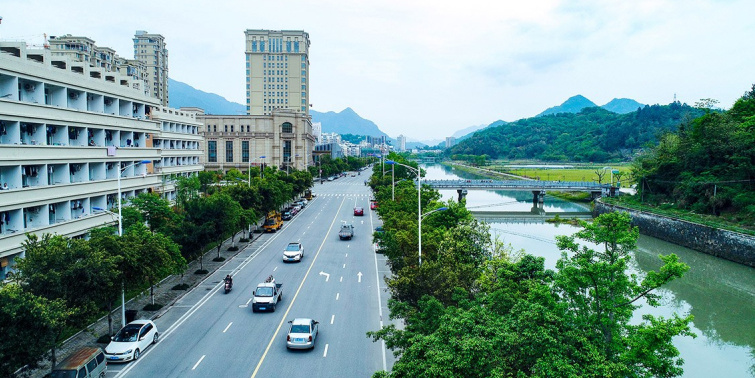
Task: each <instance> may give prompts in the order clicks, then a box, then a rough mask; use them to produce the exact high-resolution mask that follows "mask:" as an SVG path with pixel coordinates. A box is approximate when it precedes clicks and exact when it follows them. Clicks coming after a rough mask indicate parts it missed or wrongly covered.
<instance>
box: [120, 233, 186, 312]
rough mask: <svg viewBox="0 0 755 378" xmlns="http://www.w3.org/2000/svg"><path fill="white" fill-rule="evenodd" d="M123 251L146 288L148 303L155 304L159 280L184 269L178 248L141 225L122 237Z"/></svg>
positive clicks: (183, 260) (160, 235)
mask: <svg viewBox="0 0 755 378" xmlns="http://www.w3.org/2000/svg"><path fill="white" fill-rule="evenodd" d="M122 248H124V250H125V251H127V252H126V255H127V259H129V260H130V261H129V264H130V265H132V266H136V267H138V268H137V273H136V274H137V275H138V276H140V277H142V279H143V280H144V281H143V282H146V283H147V284H148V285H149V288H150V297H151V303H152V304H153V305H154V304H155V296H154V286H155V284H156V283H157V282H158V281H160V280H161V279H163V278H165V277H167V276H169V275H171V274H179V273H181V272H182V271H183V270H184V269H185V268H186V260H185V259H184V258H183V256H181V252H180V249H179V247H178V244H176V243H175V242H173V240H171V239H170V238H168V237H167V236H165V235H163V234H161V233H159V232H151V231H149V229H147V227H146V226H144V225H143V224H135V225H133V226H132V227H131V228H129V229H128V230H127V231H126V233H125V234H124V235H123V240H122Z"/></svg>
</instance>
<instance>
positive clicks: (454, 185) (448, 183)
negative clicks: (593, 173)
mask: <svg viewBox="0 0 755 378" xmlns="http://www.w3.org/2000/svg"><path fill="white" fill-rule="evenodd" d="M422 183H423V184H426V185H429V186H431V187H433V188H451V189H465V188H466V189H470V188H474V189H487V188H489V189H519V190H525V189H528V190H529V189H532V190H537V189H542V190H549V189H550V190H569V189H573V190H601V189H604V188H609V187H610V185H608V184H598V183H596V182H589V181H541V180H527V181H524V180H425V181H423V182H422Z"/></svg>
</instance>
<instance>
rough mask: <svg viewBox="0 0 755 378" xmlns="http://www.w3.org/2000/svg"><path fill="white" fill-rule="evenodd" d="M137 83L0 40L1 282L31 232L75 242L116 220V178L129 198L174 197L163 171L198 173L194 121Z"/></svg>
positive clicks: (199, 167)
mask: <svg viewBox="0 0 755 378" xmlns="http://www.w3.org/2000/svg"><path fill="white" fill-rule="evenodd" d="M135 83H136V81H135V80H134V79H133V78H132V77H130V76H123V75H121V74H120V73H118V72H109V71H107V70H105V67H101V66H100V67H93V66H90V64H89V63H88V62H76V61H72V60H71V59H69V58H68V57H66V56H53V54H52V53H51V50H49V49H41V50H36V49H31V50H30V49H27V48H26V45H25V43H23V42H0V188H2V189H3V190H0V279H2V278H4V277H5V275H6V274H7V272H8V271H9V269H11V268H12V266H13V259H14V258H15V257H17V256H19V255H20V254H22V253H23V250H22V249H23V248H22V243H23V241H24V240H26V235H25V234H26V233H35V234H44V233H51V234H59V235H64V236H68V237H78V236H83V235H85V234H86V233H87V232H88V230H89V229H91V228H94V227H99V226H102V225H104V224H112V223H115V222H117V215H114V213H113V212H117V203H118V198H117V195H118V184H119V181H120V187H121V190H120V192H121V197H122V199H123V200H128V199H129V198H132V197H134V196H136V195H137V194H139V193H143V192H148V191H158V190H159V191H161V192H164V193H165V194H164V196H166V197H167V198H170V197H171V196H173V197H174V193H173V194H171V193H172V192H173V188H172V187H171V186H170V182H166V183H165V186H163V184H164V180H163V175H175V174H184V175H185V174H191V173H192V172H196V171H200V170H202V166H201V164H200V156H201V149H200V147H201V142H200V141H201V137H200V136H199V127H200V124H199V123H198V122H197V121H196V118H195V116H193V115H192V114H182V113H181V112H178V113H176V111H175V110H170V109H166V108H163V107H161V106H160V105H159V102H158V101H157V100H156V99H154V98H152V97H149V96H145V95H144V93H143V92H142V91H141V90H139V89H134V84H135ZM171 111H172V113H171ZM145 161H149V163H144V162H145ZM179 162H180V163H181V165H180V168H178V167H179V165H178V163H179ZM119 178H120V180H119ZM103 209H106V210H111V211H104V210H103Z"/></svg>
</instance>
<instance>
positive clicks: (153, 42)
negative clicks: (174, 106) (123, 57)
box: [134, 30, 170, 106]
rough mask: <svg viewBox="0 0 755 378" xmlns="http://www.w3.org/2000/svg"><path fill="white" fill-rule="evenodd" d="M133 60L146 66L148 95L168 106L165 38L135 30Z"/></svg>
mask: <svg viewBox="0 0 755 378" xmlns="http://www.w3.org/2000/svg"><path fill="white" fill-rule="evenodd" d="M134 59H136V60H138V61H140V62H143V63H144V64H145V65H146V66H147V80H148V81H149V82H148V84H147V85H148V87H147V88H148V89H149V91H150V95H151V96H152V97H154V98H156V99H158V100H159V101H160V103H161V104H162V105H163V106H168V104H170V102H169V98H168V49H167V48H166V47H165V37H163V36H162V35H160V34H150V33H147V32H146V31H144V30H137V31H136V33H135V34H134Z"/></svg>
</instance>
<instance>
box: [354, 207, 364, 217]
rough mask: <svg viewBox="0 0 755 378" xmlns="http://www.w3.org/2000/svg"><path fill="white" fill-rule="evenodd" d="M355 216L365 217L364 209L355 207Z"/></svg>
mask: <svg viewBox="0 0 755 378" xmlns="http://www.w3.org/2000/svg"><path fill="white" fill-rule="evenodd" d="M354 216H360V217H361V216H364V208H361V207H358V206H357V207H355V208H354Z"/></svg>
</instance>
